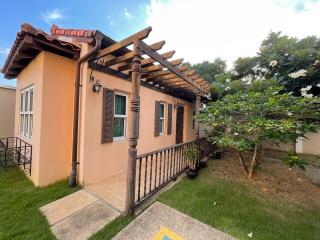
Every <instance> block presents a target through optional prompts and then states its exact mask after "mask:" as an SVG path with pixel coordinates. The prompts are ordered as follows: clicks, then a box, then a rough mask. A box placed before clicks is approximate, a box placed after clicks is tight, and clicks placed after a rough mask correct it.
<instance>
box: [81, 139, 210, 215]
mask: <svg viewBox="0 0 320 240" xmlns="http://www.w3.org/2000/svg"><path fill="white" fill-rule="evenodd" d="M206 143H207V142H206V140H205V139H198V140H194V141H189V142H184V143H180V144H176V145H174V146H170V147H166V148H162V149H159V150H156V151H152V152H149V153H145V154H141V155H138V156H137V158H136V160H135V171H136V178H135V187H134V189H135V197H134V199H135V200H134V209H138V208H139V207H141V206H142V205H143V204H145V203H147V202H148V200H149V199H151V198H152V197H153V196H154V195H155V194H156V193H157V192H159V191H160V190H161V189H162V188H163V187H165V186H166V185H168V184H169V183H170V182H173V181H175V180H176V179H177V177H179V176H180V175H181V174H182V173H184V172H185V171H186V170H187V169H188V161H187V159H186V158H185V156H184V155H183V151H184V150H185V149H187V148H188V147H190V146H193V145H196V146H197V148H198V150H199V154H198V157H197V159H196V160H195V161H196V164H197V163H198V161H199V160H200V159H202V158H203V157H204V156H205V155H206V153H207V149H208V148H207V147H206ZM85 189H86V190H87V191H88V192H90V193H91V194H93V195H95V196H96V197H97V198H99V199H101V200H103V201H105V202H107V203H108V204H110V205H112V206H113V207H114V208H115V209H116V210H118V211H119V212H125V210H126V192H127V172H123V173H120V174H117V175H115V176H113V177H111V178H109V179H107V180H105V181H102V182H98V183H94V184H88V185H86V186H85Z"/></svg>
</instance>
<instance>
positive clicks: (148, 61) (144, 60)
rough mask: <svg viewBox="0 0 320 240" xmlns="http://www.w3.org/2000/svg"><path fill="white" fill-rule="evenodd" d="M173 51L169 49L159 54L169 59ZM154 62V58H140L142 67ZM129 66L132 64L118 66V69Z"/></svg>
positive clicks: (121, 69) (126, 68)
mask: <svg viewBox="0 0 320 240" xmlns="http://www.w3.org/2000/svg"><path fill="white" fill-rule="evenodd" d="M175 53H176V51H175V50H173V51H169V52H166V53H163V54H161V56H162V57H163V58H165V59H169V58H172V57H173V55H174V54H175ZM154 62H155V60H154V59H153V58H146V59H142V61H141V66H142V67H144V66H148V65H149V64H152V63H154ZM131 66H132V64H131V63H129V64H125V65H122V66H119V67H118V71H120V72H122V71H126V70H130V69H131Z"/></svg>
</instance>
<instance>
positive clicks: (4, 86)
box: [0, 84, 16, 90]
mask: <svg viewBox="0 0 320 240" xmlns="http://www.w3.org/2000/svg"><path fill="white" fill-rule="evenodd" d="M0 88H5V89H10V90H16V88H15V87H12V86H8V85H2V84H0Z"/></svg>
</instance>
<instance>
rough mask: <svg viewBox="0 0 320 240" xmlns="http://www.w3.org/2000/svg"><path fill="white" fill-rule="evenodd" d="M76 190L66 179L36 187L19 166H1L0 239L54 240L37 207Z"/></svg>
mask: <svg viewBox="0 0 320 240" xmlns="http://www.w3.org/2000/svg"><path fill="white" fill-rule="evenodd" d="M76 190H78V189H76V188H74V189H71V188H69V187H68V185H67V182H66V181H62V182H58V183H56V184H53V185H50V186H48V187H43V188H36V187H34V185H33V184H32V183H31V182H30V181H29V180H28V179H27V178H26V177H25V175H24V174H23V173H22V172H21V170H20V169H18V168H11V169H9V170H7V171H6V172H5V171H4V170H2V169H1V168H0V239H37V240H41V239H55V237H54V236H53V234H52V233H51V231H50V229H49V225H48V223H47V221H46V219H45V217H44V216H43V215H42V214H41V212H40V211H39V207H41V206H43V205H45V204H47V203H49V202H52V201H54V200H56V199H58V198H61V197H63V196H65V195H68V194H70V193H72V192H74V191H76Z"/></svg>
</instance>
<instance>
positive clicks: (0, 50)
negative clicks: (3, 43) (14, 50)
mask: <svg viewBox="0 0 320 240" xmlns="http://www.w3.org/2000/svg"><path fill="white" fill-rule="evenodd" d="M10 50H11V49H10V48H3V49H1V48H0V55H4V56H8V54H9V52H10Z"/></svg>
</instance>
